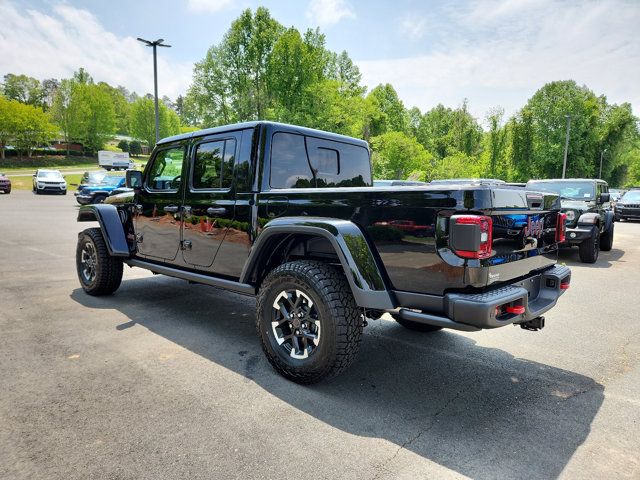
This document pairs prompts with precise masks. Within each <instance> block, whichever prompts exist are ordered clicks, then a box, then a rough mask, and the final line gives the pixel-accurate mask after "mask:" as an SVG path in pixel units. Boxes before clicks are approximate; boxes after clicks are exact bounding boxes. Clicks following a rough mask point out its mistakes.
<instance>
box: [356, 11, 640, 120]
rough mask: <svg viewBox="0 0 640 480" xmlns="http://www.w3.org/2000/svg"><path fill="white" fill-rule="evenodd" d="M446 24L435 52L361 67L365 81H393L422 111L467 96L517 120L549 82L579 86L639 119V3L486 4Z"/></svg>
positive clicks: (452, 15)
mask: <svg viewBox="0 0 640 480" xmlns="http://www.w3.org/2000/svg"><path fill="white" fill-rule="evenodd" d="M447 17H448V18H446V19H444V20H443V21H442V22H441V25H442V28H441V29H439V33H440V35H439V37H437V39H436V41H435V43H434V45H433V49H432V50H431V51H430V52H429V53H426V54H424V55H420V56H415V57H410V58H398V59H390V60H387V59H384V60H382V59H381V60H369V61H360V62H357V63H358V65H359V67H360V69H361V71H362V74H363V81H364V82H365V83H366V84H368V85H370V86H374V85H377V84H378V83H386V82H390V83H392V84H393V85H394V86H395V87H396V88H397V90H398V93H399V94H400V96H401V97H402V98H403V100H404V101H405V103H406V104H408V105H409V106H412V105H416V106H418V107H420V108H421V109H423V110H425V109H428V108H431V107H433V106H434V105H436V104H438V103H444V104H445V105H449V106H456V105H459V104H460V103H461V102H462V99H463V98H465V97H466V98H468V99H469V102H470V109H471V111H472V113H474V115H476V116H477V117H479V118H483V117H484V115H485V113H486V111H487V110H489V108H491V107H494V106H498V105H500V106H502V107H504V108H505V111H506V113H507V114H512V113H514V112H515V111H516V110H517V109H519V108H520V107H522V106H523V105H524V104H525V103H526V101H527V99H528V98H529V97H530V96H531V95H532V94H533V93H534V92H535V91H536V90H537V89H538V88H540V87H541V86H542V85H543V84H544V83H546V82H549V81H553V80H565V79H573V80H575V81H576V82H578V83H579V84H586V85H587V86H588V87H589V88H591V89H592V90H593V91H594V92H595V93H596V94H598V95H600V94H604V95H606V96H607V98H608V100H609V101H611V102H615V103H621V102H631V103H632V105H633V107H634V112H635V113H636V114H639V113H640V89H639V88H638V85H640V35H638V33H637V26H638V25H639V24H640V6H639V5H638V4H637V3H635V2H625V1H624V0H617V1H611V2H606V3H605V2H593V1H590V2H580V3H575V2H571V3H569V2H566V3H565V2H557V1H552V0H528V1H524V2H515V1H498V0H480V1H476V2H473V3H472V4H470V5H469V6H468V8H466V9H460V8H457V9H456V10H455V11H454V10H449V11H448V12H447ZM430 33H433V32H430Z"/></svg>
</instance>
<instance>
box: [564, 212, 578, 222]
mask: <svg viewBox="0 0 640 480" xmlns="http://www.w3.org/2000/svg"><path fill="white" fill-rule="evenodd" d="M565 213H566V214H567V221H569V222H573V221H574V220H575V219H576V212H574V211H573V210H567V211H566V212H565Z"/></svg>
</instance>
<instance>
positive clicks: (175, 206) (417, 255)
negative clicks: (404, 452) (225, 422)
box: [76, 122, 571, 383]
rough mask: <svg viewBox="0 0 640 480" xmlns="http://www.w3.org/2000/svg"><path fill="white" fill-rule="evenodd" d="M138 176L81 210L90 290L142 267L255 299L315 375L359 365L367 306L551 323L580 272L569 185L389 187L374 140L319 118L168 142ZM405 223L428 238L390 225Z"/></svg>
mask: <svg viewBox="0 0 640 480" xmlns="http://www.w3.org/2000/svg"><path fill="white" fill-rule="evenodd" d="M127 186H128V187H130V188H132V189H133V191H132V192H128V193H123V194H120V195H114V196H112V197H109V198H108V199H107V200H106V201H105V203H103V204H97V205H86V206H81V207H80V209H79V213H78V220H79V221H81V222H89V221H98V222H99V225H100V226H99V228H89V229H86V230H84V231H83V232H81V233H80V235H79V239H78V246H77V255H76V264H77V271H78V277H79V279H80V284H81V285H82V288H83V289H84V290H85V291H86V292H87V293H88V294H90V295H107V294H111V293H113V292H115V291H116V290H117V288H118V287H119V285H120V282H121V279H122V273H123V265H124V264H126V265H129V266H130V267H139V268H145V269H148V270H151V271H152V272H155V273H159V274H165V275H169V276H173V277H177V278H181V279H184V280H188V281H190V282H194V283H201V284H206V285H212V286H215V287H219V288H222V289H226V290H229V291H232V292H237V293H240V294H244V295H252V296H253V295H255V296H257V315H256V327H257V331H258V335H259V337H260V340H261V343H262V348H263V350H264V352H265V354H266V356H267V358H268V360H269V361H270V362H271V364H272V365H273V366H274V368H275V369H276V370H277V371H278V372H280V373H281V374H282V375H284V376H285V377H286V378H288V379H291V380H293V381H295V382H299V383H313V382H317V381H320V380H322V379H324V378H326V377H329V376H332V375H335V374H337V373H339V372H340V371H342V370H344V369H345V368H346V367H347V366H348V365H349V364H350V363H351V362H352V360H353V358H354V356H355V355H356V352H357V351H358V347H359V344H360V338H361V335H362V331H363V327H364V326H365V325H366V323H367V320H366V319H367V318H379V317H380V316H381V315H382V314H383V313H384V312H389V313H390V314H391V315H392V316H393V318H395V319H396V320H397V321H398V322H399V323H400V324H401V325H403V326H404V327H406V328H409V329H412V330H419V331H435V330H439V329H441V328H451V329H455V330H462V331H467V332H471V331H478V330H481V329H487V328H489V329H490V328H496V327H502V326H505V325H512V324H516V325H520V326H521V327H523V328H525V329H528V330H538V329H540V328H542V327H543V326H544V318H543V317H542V315H543V314H544V313H545V312H547V311H548V310H549V309H551V308H552V307H553V306H554V305H555V304H556V301H557V299H558V297H559V296H560V295H561V294H562V293H563V292H564V291H565V290H566V289H567V288H569V283H570V280H571V272H570V270H569V268H567V267H566V266H562V265H556V259H557V250H558V242H562V241H563V240H564V233H565V225H564V214H562V213H561V212H560V202H559V199H558V196H557V195H556V194H553V193H532V192H527V191H525V190H524V189H518V188H513V187H503V186H498V185H479V184H475V185H455V186H448V185H439V186H429V185H425V186H402V187H398V188H392V187H373V186H372V177H371V164H370V154H369V149H368V145H367V143H366V142H364V141H362V140H357V139H354V138H350V137H345V136H341V135H336V134H332V133H327V132H322V131H318V130H311V129H307V128H301V127H296V126H291V125H282V124H277V123H271V122H250V123H243V124H237V125H230V126H225V127H218V128H213V129H208V130H202V131H199V132H193V133H188V134H184V135H178V136H174V137H170V138H165V139H164V140H161V141H160V142H158V144H157V145H156V148H155V149H154V151H153V152H152V155H151V158H150V161H149V162H148V164H147V166H146V168H145V171H144V172H138V171H128V172H127ZM513 214H518V215H522V216H525V217H526V219H527V220H526V221H525V222H524V224H523V226H522V227H521V228H520V233H521V235H519V236H514V237H513V238H499V239H494V237H493V232H494V230H493V224H494V219H497V218H500V217H503V216H508V215H513ZM402 220H406V221H410V222H415V223H416V224H419V225H426V226H429V228H428V229H427V230H426V235H425V236H424V237H420V238H418V237H416V236H414V235H410V234H407V232H403V231H401V230H398V229H396V228H394V227H391V226H384V224H385V223H386V224H389V223H391V222H394V221H402ZM387 230H390V232H387ZM140 301H144V299H141V300H140Z"/></svg>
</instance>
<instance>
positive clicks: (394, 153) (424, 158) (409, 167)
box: [371, 132, 434, 180]
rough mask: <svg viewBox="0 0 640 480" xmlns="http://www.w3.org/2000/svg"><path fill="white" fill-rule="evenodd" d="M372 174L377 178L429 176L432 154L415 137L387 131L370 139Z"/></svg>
mask: <svg viewBox="0 0 640 480" xmlns="http://www.w3.org/2000/svg"><path fill="white" fill-rule="evenodd" d="M371 149H372V151H373V157H372V159H373V175H374V178H378V179H401V180H403V179H406V178H407V177H409V176H410V175H411V176H412V177H414V178H416V177H419V178H424V176H425V175H426V176H430V175H431V172H432V169H433V160H434V158H433V155H431V154H430V153H429V152H427V151H426V150H425V149H424V147H423V146H422V145H420V144H419V143H418V142H417V141H416V139H415V138H413V137H409V136H408V135H406V134H404V133H402V132H387V133H384V134H382V135H379V136H377V137H373V138H372V139H371Z"/></svg>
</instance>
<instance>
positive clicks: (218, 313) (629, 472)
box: [0, 191, 640, 479]
mask: <svg viewBox="0 0 640 480" xmlns="http://www.w3.org/2000/svg"><path fill="white" fill-rule="evenodd" d="M75 215H76V207H75V201H74V198H73V196H72V195H67V196H36V195H33V194H32V193H31V192H28V191H15V192H13V193H12V194H11V195H1V196H0V478H3V479H4V478H6V479H27V478H28V479H40V478H46V479H51V478H65V479H66V478H78V479H86V478H100V479H102V478H108V479H128V478H154V479H155V478H162V479H169V478H207V479H212V478H267V479H275V478H286V479H293V478H306V477H309V478H348V479H351V478H353V479H395V478H406V479H414V478H438V479H443V478H460V477H472V478H510V479H515V478H526V479H537V478H540V479H547V478H557V477H560V478H576V479H580V478H598V479H599V478H640V363H639V361H638V358H639V353H640V318H639V317H640V315H639V314H638V312H639V311H640V241H639V239H640V222H639V223H618V224H616V235H615V240H614V248H613V250H612V251H611V252H602V253H601V256H600V259H599V260H598V262H597V264H595V265H585V264H581V263H579V260H578V253H577V250H575V249H574V250H567V251H563V252H561V254H560V261H561V262H565V263H567V264H568V265H570V266H571V268H572V269H573V280H572V287H571V289H570V290H569V291H568V292H567V293H566V294H565V295H564V296H563V298H562V299H561V301H560V304H559V305H558V306H557V307H556V308H555V309H554V310H552V311H551V312H550V313H549V314H548V315H547V327H546V328H545V329H544V330H543V331H541V332H536V333H533V332H527V331H524V330H521V329H520V328H514V327H505V328H502V329H499V330H493V331H483V332H479V333H469V334H465V333H458V332H451V331H443V332H438V333H435V334H418V333H413V332H410V331H407V330H404V329H403V328H402V327H400V326H399V325H396V324H395V322H393V321H389V320H384V319H383V320H379V321H373V322H370V324H369V327H367V328H366V329H365V336H364V341H363V345H362V348H361V351H360V355H359V357H358V359H357V360H356V363H355V364H354V365H353V366H352V368H351V369H349V370H348V371H347V372H346V373H345V374H343V375H341V376H340V377H338V378H336V379H334V380H332V381H329V382H325V383H322V384H319V385H315V386H312V387H303V386H299V385H296V384H293V383H290V382H288V381H286V380H284V379H283V378H281V377H280V376H278V375H277V374H276V373H275V372H274V371H273V370H272V369H271V367H270V366H269V365H268V363H267V361H266V360H265V358H264V357H263V354H262V351H261V349H260V346H259V341H258V338H257V336H256V334H255V331H254V308H255V303H254V301H253V300H251V299H247V298H246V297H242V296H239V295H235V294H231V293H228V292H222V291H218V290H216V289H213V288H210V287H205V286H197V285H189V284H187V282H185V281H181V280H176V279H171V278H167V277H162V276H153V275H151V274H150V273H148V272H146V271H142V270H136V269H129V268H126V267H125V268H126V270H125V276H124V280H123V283H122V286H121V287H120V289H119V290H118V292H116V294H115V295H113V296H110V297H101V298H92V297H89V296H87V295H85V294H84V293H83V292H82V290H81V289H80V286H79V283H78V279H77V277H76V272H75V260H74V256H75V242H76V238H77V232H78V231H79V230H81V229H82V228H85V227H86V226H87V224H77V223H76V221H75Z"/></svg>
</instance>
